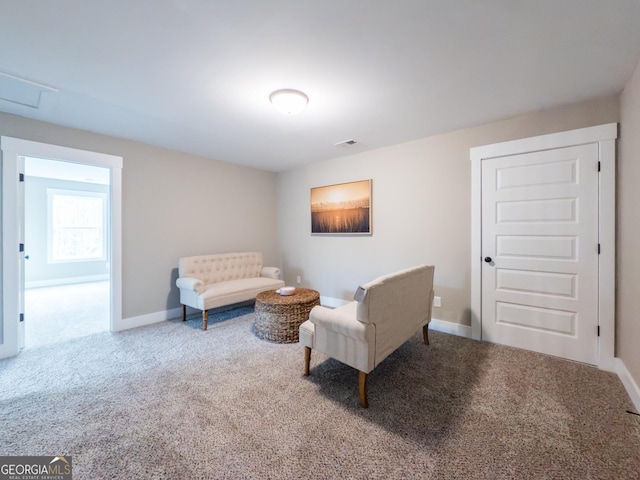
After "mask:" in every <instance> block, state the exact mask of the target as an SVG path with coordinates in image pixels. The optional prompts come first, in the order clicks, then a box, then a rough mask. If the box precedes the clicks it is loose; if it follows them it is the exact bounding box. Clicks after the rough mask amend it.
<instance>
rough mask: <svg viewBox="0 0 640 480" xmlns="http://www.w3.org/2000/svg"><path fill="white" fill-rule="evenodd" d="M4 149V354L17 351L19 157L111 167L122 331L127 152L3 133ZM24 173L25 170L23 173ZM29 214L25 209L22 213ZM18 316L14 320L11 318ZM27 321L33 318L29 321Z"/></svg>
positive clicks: (112, 241) (116, 309) (0, 349)
mask: <svg viewBox="0 0 640 480" xmlns="http://www.w3.org/2000/svg"><path fill="white" fill-rule="evenodd" d="M0 150H1V151H2V297H3V302H2V303H3V311H2V319H1V320H2V321H1V333H2V336H1V338H2V344H0V358H4V357H9V356H13V355H17V354H18V352H19V350H20V347H19V343H18V321H19V320H18V319H19V314H20V312H19V311H18V310H19V305H18V298H19V285H18V281H17V279H18V269H19V266H20V261H24V259H19V255H18V245H19V243H20V241H19V229H18V226H19V223H18V221H19V217H18V215H19V212H18V209H17V208H16V205H17V198H18V175H19V173H20V172H18V161H19V158H20V157H21V156H32V157H40V158H48V159H51V160H63V161H66V162H71V163H81V164H87V165H95V166H99V167H105V168H109V171H110V175H111V182H110V199H109V202H110V206H109V210H110V222H111V228H110V237H109V239H108V241H109V247H110V248H111V254H110V256H109V257H110V258H109V262H110V276H111V278H110V282H111V288H110V302H109V303H110V319H109V328H110V330H111V331H115V330H117V327H118V325H120V324H121V323H122V164H123V160H122V157H118V156H115V155H108V154H104V153H98V152H91V151H87V150H79V149H75V148H69V147H63V146H59V145H51V144H46V143H40V142H34V141H30V140H23V139H20V138H13V137H5V136H2V137H0ZM22 173H24V172H22ZM23 215H24V212H23ZM11 319H13V320H11ZM27 321H28V320H27Z"/></svg>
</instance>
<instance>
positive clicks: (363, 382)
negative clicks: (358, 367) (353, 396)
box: [358, 371, 369, 408]
mask: <svg viewBox="0 0 640 480" xmlns="http://www.w3.org/2000/svg"><path fill="white" fill-rule="evenodd" d="M358 392H359V393H360V406H361V407H362V408H369V401H368V400H367V374H366V373H364V372H360V371H359V372H358Z"/></svg>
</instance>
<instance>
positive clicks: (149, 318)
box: [113, 307, 182, 332]
mask: <svg viewBox="0 0 640 480" xmlns="http://www.w3.org/2000/svg"><path fill="white" fill-rule="evenodd" d="M181 317H182V307H178V308H172V309H171V310H163V311H160V312H154V313H147V314H146V315H138V316H137V317H129V318H123V319H122V321H121V322H120V324H119V325H114V328H113V331H114V332H122V331H123V330H129V329H131V328H138V327H144V326H145V325H151V324H153V323H159V322H164V321H166V320H170V319H172V318H181Z"/></svg>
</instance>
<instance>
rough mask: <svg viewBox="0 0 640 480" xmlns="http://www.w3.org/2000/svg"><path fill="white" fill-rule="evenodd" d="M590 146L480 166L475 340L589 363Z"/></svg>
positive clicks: (592, 276)
mask: <svg viewBox="0 0 640 480" xmlns="http://www.w3.org/2000/svg"><path fill="white" fill-rule="evenodd" d="M597 162H598V146H597V144H588V145H581V146H577V147H569V148H562V149H555V150H547V151H542V152H534V153H527V154H522V155H514V156H508V157H500V158H493V159H488V160H485V161H483V162H482V172H481V175H482V252H483V253H482V254H483V257H490V258H491V261H490V262H486V261H485V262H483V266H482V338H483V339H485V340H488V341H491V342H496V343H503V344H507V345H512V346H515V347H519V348H526V349H529V350H534V351H538V352H541V353H547V354H550V355H556V356H560V357H564V358H568V359H571V360H576V361H580V362H585V363H590V364H595V363H596V361H597V346H598V343H597V325H598V255H597V245H598V173H597Z"/></svg>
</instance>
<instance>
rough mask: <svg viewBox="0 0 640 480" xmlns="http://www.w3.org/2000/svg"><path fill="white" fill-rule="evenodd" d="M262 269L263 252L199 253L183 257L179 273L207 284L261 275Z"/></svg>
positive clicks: (179, 264)
mask: <svg viewBox="0 0 640 480" xmlns="http://www.w3.org/2000/svg"><path fill="white" fill-rule="evenodd" d="M261 270H262V253H261V252H239V253H217V254H214V255H197V256H194V257H182V258H181V259H180V260H179V261H178V275H179V276H180V277H191V278H197V279H199V280H201V281H202V283H204V284H205V285H210V284H212V283H219V282H226V281H228V280H239V279H241V278H251V277H259V276H260V271H261Z"/></svg>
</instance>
